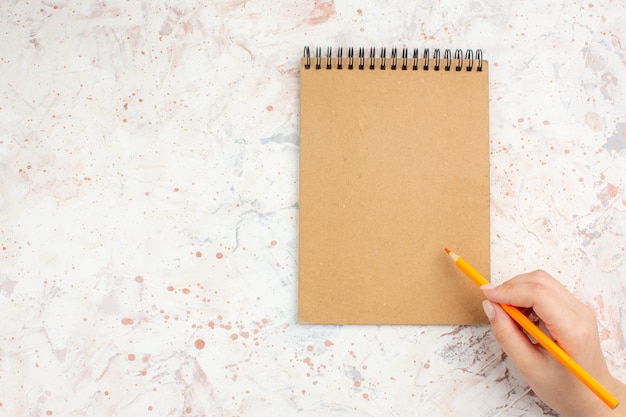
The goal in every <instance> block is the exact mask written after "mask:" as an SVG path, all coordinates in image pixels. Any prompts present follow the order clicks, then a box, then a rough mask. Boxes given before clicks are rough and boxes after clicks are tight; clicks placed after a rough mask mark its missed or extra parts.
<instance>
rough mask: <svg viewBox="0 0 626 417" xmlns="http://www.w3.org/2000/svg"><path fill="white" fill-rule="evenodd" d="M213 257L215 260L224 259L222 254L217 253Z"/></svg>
mask: <svg viewBox="0 0 626 417" xmlns="http://www.w3.org/2000/svg"><path fill="white" fill-rule="evenodd" d="M215 257H216V258H217V259H222V258H223V257H224V254H223V253H222V252H217V253H216V254H215Z"/></svg>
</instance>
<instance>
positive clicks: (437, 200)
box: [298, 58, 490, 324]
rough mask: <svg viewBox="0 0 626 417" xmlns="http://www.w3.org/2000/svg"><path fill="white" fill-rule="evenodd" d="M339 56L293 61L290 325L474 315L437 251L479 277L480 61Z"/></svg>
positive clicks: (476, 304) (474, 301)
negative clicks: (293, 291)
mask: <svg viewBox="0 0 626 417" xmlns="http://www.w3.org/2000/svg"><path fill="white" fill-rule="evenodd" d="M311 61H313V60H311ZM355 61H356V59H355ZM366 61H367V62H368V63H369V59H366ZM411 61H412V60H411ZM342 62H343V69H341V70H338V69H336V66H337V65H336V64H337V58H332V61H331V63H332V69H326V58H322V66H321V69H315V65H311V68H310V69H305V67H304V65H305V60H304V59H302V62H301V67H300V81H301V85H300V213H299V260H298V266H299V272H298V274H299V278H298V320H299V322H301V323H320V324H322V323H325V324H330V323H333V324H477V323H485V322H486V321H487V320H486V317H485V315H484V313H483V311H482V306H481V300H482V299H483V296H482V294H481V291H480V290H479V289H478V288H476V287H475V286H474V284H473V283H472V282H471V281H470V280H469V279H467V278H466V277H465V276H464V275H463V274H462V273H460V272H459V271H458V270H457V269H456V268H455V266H454V264H453V263H452V262H450V259H449V256H448V255H446V253H445V252H444V251H443V247H449V248H450V249H452V250H453V251H454V252H456V253H458V254H459V255H461V256H463V257H464V258H465V259H467V260H468V262H470V263H472V264H473V265H474V267H476V269H478V270H479V271H480V272H481V273H482V274H483V275H484V276H485V277H487V278H488V277H489V273H490V270H489V266H490V265H489V250H490V247H489V245H490V236H489V89H488V63H487V62H486V61H483V70H482V72H477V70H476V65H474V68H473V69H472V71H466V68H465V67H463V70H462V71H458V72H457V71H455V70H454V66H455V65H456V61H453V66H452V69H451V71H444V70H443V65H442V68H441V70H439V71H434V70H433V66H434V60H431V61H430V70H428V71H425V70H423V64H424V60H423V59H420V63H419V69H418V70H417V71H414V70H412V68H411V66H409V68H408V69H407V70H401V69H400V66H398V69H396V70H392V69H391V68H390V65H391V60H390V59H387V66H386V69H385V70H381V69H380V59H379V58H377V59H376V69H374V70H370V69H369V66H368V65H366V67H365V69H363V70H359V69H358V68H357V66H356V65H355V68H354V69H352V70H349V69H348V61H347V59H346V58H344V59H343V61H342Z"/></svg>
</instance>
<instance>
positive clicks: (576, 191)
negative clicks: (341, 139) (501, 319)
mask: <svg viewBox="0 0 626 417" xmlns="http://www.w3.org/2000/svg"><path fill="white" fill-rule="evenodd" d="M380 3H381V2H377V1H347V2H341V3H340V4H339V2H338V4H335V3H333V2H332V1H331V2H325V1H314V2H302V1H296V0H292V1H278V0H274V1H243V0H241V1H222V2H201V1H195V2H194V1H183V2H174V1H147V0H145V1H121V0H113V1H110V2H100V1H93V2H81V1H71V0H68V1H46V2H34V1H31V2H25V1H15V0H9V1H4V2H2V3H1V4H0V306H1V308H2V320H0V414H2V415H11V416H21V415H50V416H58V415H85V416H105V415H106V416H110V415H120V416H122V415H155V416H157V415H158V416H186V415H189V416H255V417H256V416H280V415H295V414H297V415H300V416H320V415H325V416H331V415H332V416H369V415H372V416H374V415H375V416H382V415H388V416H409V415H429V416H458V415H472V416H492V417H496V416H521V415H525V416H540V415H544V413H551V411H550V410H549V409H547V408H546V407H545V406H544V405H542V403H541V402H540V401H539V400H538V399H537V398H536V397H534V396H533V395H532V394H530V393H528V389H527V386H526V384H525V382H524V381H523V380H522V379H521V378H520V377H519V376H518V374H517V373H516V372H515V370H514V369H513V368H512V367H511V365H510V363H509V361H508V360H507V359H506V358H504V357H503V355H502V353H501V351H500V349H499V348H498V346H497V345H496V344H495V342H494V340H493V338H492V336H491V333H490V331H489V328H488V327H458V328H453V327H416V326H388V327H367V326H345V327H342V326H302V325H298V324H297V323H296V322H295V317H296V289H297V242H298V239H297V220H298V111H299V110H298V65H299V59H300V57H301V54H302V48H303V46H305V45H311V46H322V47H326V46H344V47H347V46H356V47H358V46H366V47H369V46H376V47H382V46H387V47H392V46H396V47H409V48H413V47H419V48H425V47H430V48H435V47H439V48H463V49H465V48H482V49H483V51H484V54H485V58H486V59H488V60H489V62H490V96H491V115H490V117H491V150H492V155H491V167H492V168H491V177H492V191H491V192H492V207H491V208H492V230H491V236H492V254H493V258H492V271H493V279H494V280H495V281H502V280H504V279H506V278H508V277H510V276H512V275H515V274H517V273H520V272H523V271H526V270H530V269H536V268H544V269H546V270H547V271H548V272H551V273H552V274H554V275H555V276H556V277H557V278H558V279H559V280H560V281H562V282H563V283H564V284H566V285H567V286H568V288H570V289H571V290H572V291H573V292H574V293H575V294H576V295H577V296H578V297H580V298H581V299H583V300H584V301H585V302H586V303H588V304H590V305H591V306H593V308H594V309H595V310H596V312H597V313H598V319H599V321H598V323H599V328H600V332H601V338H602V343H603V348H604V350H605V352H606V354H607V357H608V359H609V364H610V366H611V370H612V371H613V372H614V373H615V375H616V376H620V377H621V378H622V379H624V378H626V363H625V362H624V355H623V352H624V347H625V344H626V340H625V337H624V331H623V329H624V324H623V322H622V317H623V316H624V308H625V307H624V306H626V300H625V298H626V292H625V291H624V285H625V284H626V263H625V261H626V237H625V233H626V194H625V189H626V176H625V175H624V173H625V172H626V128H625V126H626V114H625V113H624V109H625V108H626V89H624V83H625V82H626V25H624V20H623V16H624V15H626V6H625V5H624V3H623V2H618V1H612V2H611V1H606V2H603V3H604V4H603V3H600V2H593V3H591V2H584V3H582V2H575V3H572V4H570V3H562V2H561V3H559V4H558V5H550V4H543V3H542V2H511V1H502V2H500V1H482V2H478V1H474V2H457V1H451V0H448V1H432V2H421V3H422V5H421V6H417V5H410V4H407V3H408V2H404V1H395V2H388V4H384V5H383V4H380ZM527 3H528V4H527ZM462 99H463V97H459V100H462ZM320 129H332V126H320ZM463 140H471V132H468V137H467V138H463ZM442 255H445V254H443V252H442ZM468 261H470V262H471V260H469V259H468ZM462 279H465V278H462Z"/></svg>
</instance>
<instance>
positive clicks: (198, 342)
mask: <svg viewBox="0 0 626 417" xmlns="http://www.w3.org/2000/svg"><path fill="white" fill-rule="evenodd" d="M193 345H194V346H195V347H196V349H204V346H205V345H206V343H204V340H202V339H196V341H195V343H194V344H193Z"/></svg>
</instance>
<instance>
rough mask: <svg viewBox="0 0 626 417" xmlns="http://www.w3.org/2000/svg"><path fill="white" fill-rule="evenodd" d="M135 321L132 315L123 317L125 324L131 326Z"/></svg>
mask: <svg viewBox="0 0 626 417" xmlns="http://www.w3.org/2000/svg"><path fill="white" fill-rule="evenodd" d="M134 322H135V321H134V320H133V319H131V318H130V317H124V318H123V319H122V324H123V325H124V326H130V325H131V324H133V323H134Z"/></svg>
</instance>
